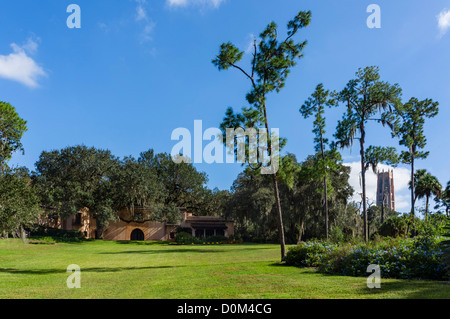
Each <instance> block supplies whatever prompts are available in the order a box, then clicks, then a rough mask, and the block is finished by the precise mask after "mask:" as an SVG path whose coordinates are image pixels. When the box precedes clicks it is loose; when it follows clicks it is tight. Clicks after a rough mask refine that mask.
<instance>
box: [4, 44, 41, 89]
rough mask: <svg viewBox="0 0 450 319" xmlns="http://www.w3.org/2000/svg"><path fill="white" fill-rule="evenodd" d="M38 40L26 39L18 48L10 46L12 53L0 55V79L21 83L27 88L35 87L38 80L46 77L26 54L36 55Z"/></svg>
mask: <svg viewBox="0 0 450 319" xmlns="http://www.w3.org/2000/svg"><path fill="white" fill-rule="evenodd" d="M37 41H39V40H36V41H34V40H32V39H28V41H27V42H26V43H25V44H24V45H22V46H19V45H17V44H15V43H12V44H11V47H12V49H13V52H12V53H10V54H9V55H0V77H1V78H4V79H8V80H13V81H16V82H19V83H22V84H24V85H26V86H28V87H32V88H34V87H37V86H38V82H37V81H38V78H39V77H42V76H46V75H47V74H46V73H45V71H44V70H43V69H42V67H40V66H39V65H38V64H37V63H36V62H35V61H34V60H33V59H32V58H31V57H30V56H29V55H28V54H31V55H32V54H34V53H36V51H37V49H38V46H39V45H38V43H37Z"/></svg>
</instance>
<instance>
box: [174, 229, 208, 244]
mask: <svg viewBox="0 0 450 319" xmlns="http://www.w3.org/2000/svg"><path fill="white" fill-rule="evenodd" d="M175 241H176V243H177V244H181V245H192V244H201V243H202V242H203V241H201V240H200V239H198V238H196V237H193V236H192V235H191V234H188V233H184V232H181V233H178V234H177V236H176V238H175Z"/></svg>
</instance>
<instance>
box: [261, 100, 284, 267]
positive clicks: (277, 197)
mask: <svg viewBox="0 0 450 319" xmlns="http://www.w3.org/2000/svg"><path fill="white" fill-rule="evenodd" d="M263 99H264V100H265V96H264V97H263ZM263 111H264V123H265V126H266V131H267V145H268V148H267V149H268V151H269V156H270V165H272V168H273V154H272V139H271V135H270V130H269V121H268V119H267V108H266V104H265V102H264V103H263ZM272 180H273V188H274V192H275V201H276V204H277V213H278V231H279V236H280V245H281V261H283V260H284V258H285V257H286V242H285V239H284V226H283V214H282V211H281V200H280V192H279V189H278V181H277V173H276V172H273V174H272Z"/></svg>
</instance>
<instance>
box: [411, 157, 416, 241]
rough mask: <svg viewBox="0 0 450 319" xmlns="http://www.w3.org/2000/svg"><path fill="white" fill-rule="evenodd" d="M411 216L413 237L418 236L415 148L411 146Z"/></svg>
mask: <svg viewBox="0 0 450 319" xmlns="http://www.w3.org/2000/svg"><path fill="white" fill-rule="evenodd" d="M410 151H411V217H412V222H413V225H412V237H415V236H416V216H415V211H414V205H415V202H416V199H415V194H414V187H415V185H414V184H415V182H414V152H413V149H412V148H411V150H410Z"/></svg>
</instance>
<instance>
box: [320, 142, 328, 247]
mask: <svg viewBox="0 0 450 319" xmlns="http://www.w3.org/2000/svg"><path fill="white" fill-rule="evenodd" d="M320 147H321V150H322V160H323V161H324V164H325V149H324V145H323V135H322V134H321V135H320ZM325 169H326V168H325ZM323 187H324V193H325V194H324V195H325V199H324V210H325V238H326V239H328V185H327V171H325V176H324V177H323Z"/></svg>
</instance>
